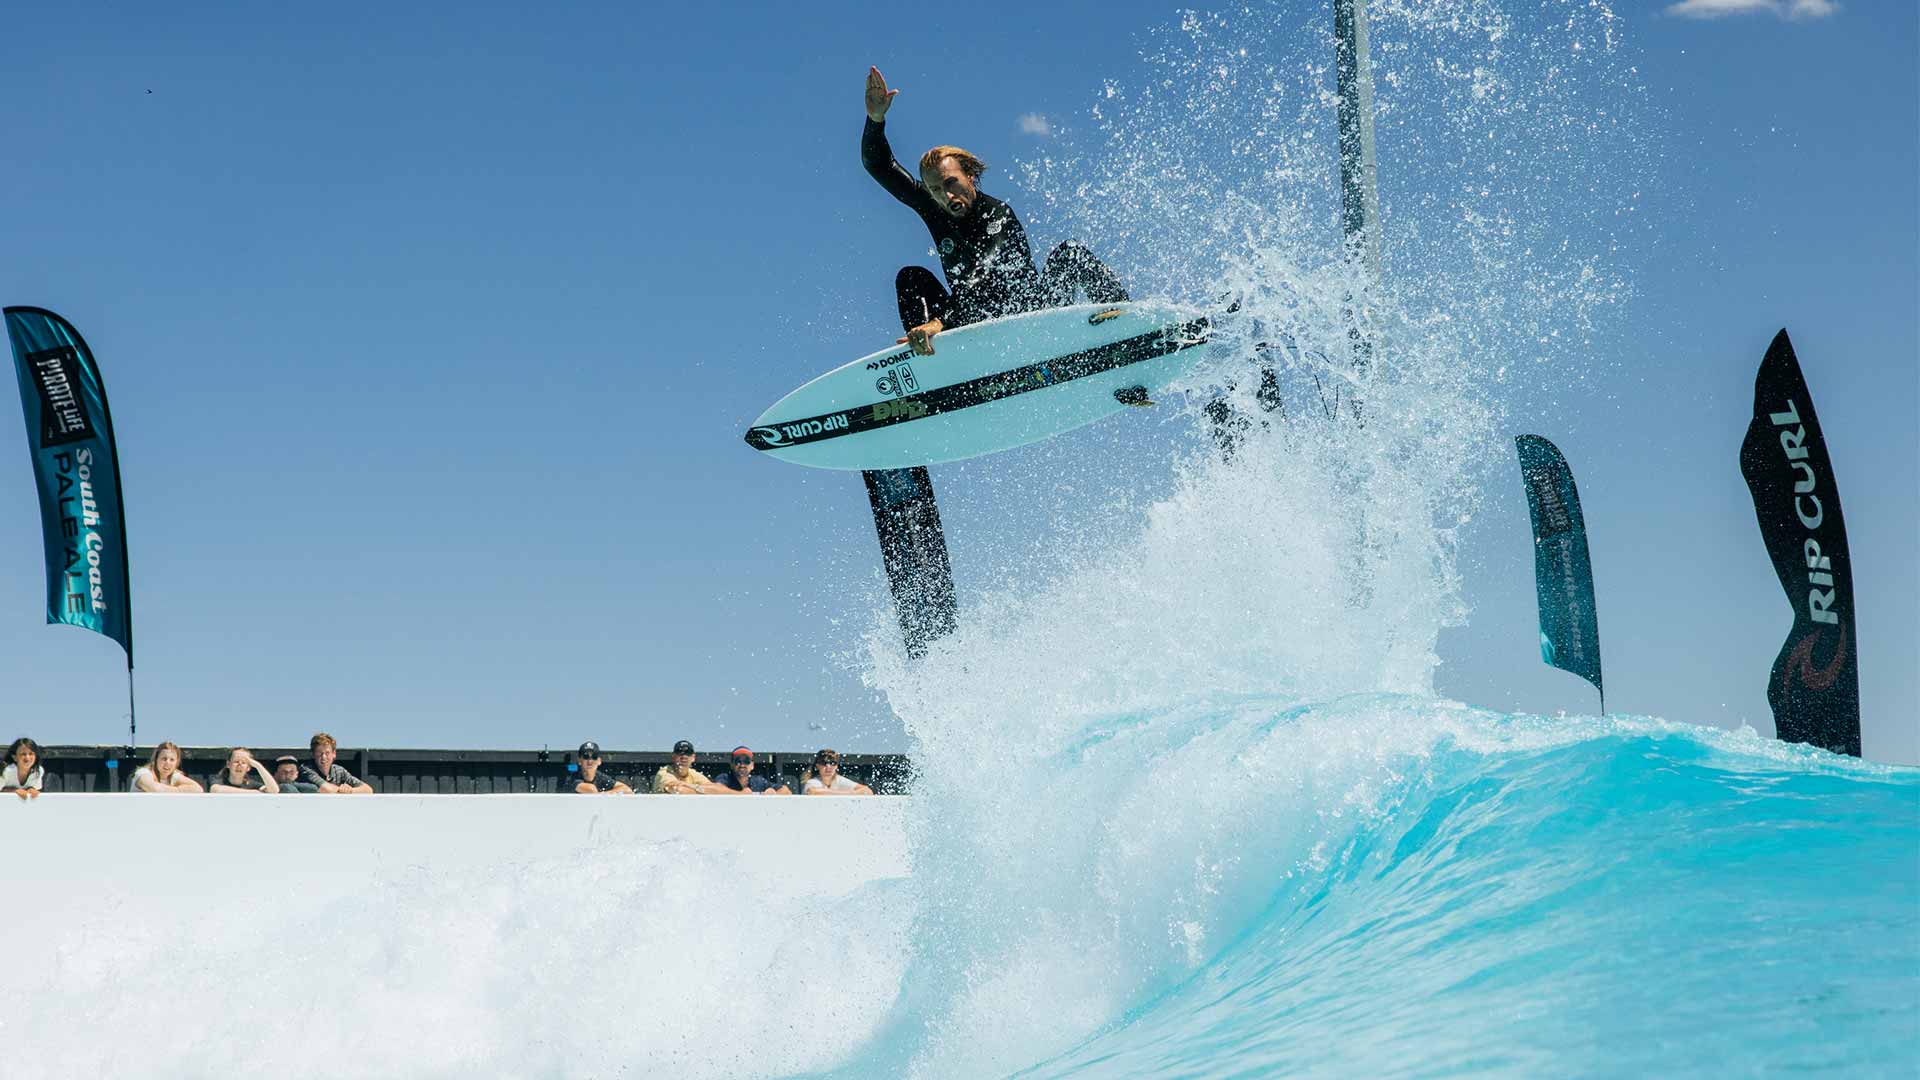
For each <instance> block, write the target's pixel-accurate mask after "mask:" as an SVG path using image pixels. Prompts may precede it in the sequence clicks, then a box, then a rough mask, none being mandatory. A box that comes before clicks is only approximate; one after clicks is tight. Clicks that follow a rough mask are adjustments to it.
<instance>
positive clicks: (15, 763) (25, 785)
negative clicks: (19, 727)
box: [0, 735, 47, 800]
mask: <svg viewBox="0 0 1920 1080" xmlns="http://www.w3.org/2000/svg"><path fill="white" fill-rule="evenodd" d="M46 778H47V770H46V768H45V767H44V766H42V765H41V764H40V744H39V743H37V742H34V741H33V740H32V739H29V738H27V737H26V736H25V735H22V736H20V737H19V738H17V739H15V740H13V745H12V746H10V747H8V748H7V767H6V768H5V769H0V791H11V792H13V793H14V794H15V795H18V796H20V798H21V799H22V800H25V799H37V798H39V797H40V785H41V784H42V783H43V782H44V781H45V780H46Z"/></svg>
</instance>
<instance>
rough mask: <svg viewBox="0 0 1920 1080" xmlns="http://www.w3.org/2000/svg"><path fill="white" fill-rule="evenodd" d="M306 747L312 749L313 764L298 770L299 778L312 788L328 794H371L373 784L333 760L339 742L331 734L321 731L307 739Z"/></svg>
mask: <svg viewBox="0 0 1920 1080" xmlns="http://www.w3.org/2000/svg"><path fill="white" fill-rule="evenodd" d="M307 749H309V750H311V751H313V764H312V765H308V766H305V767H303V768H301V770H300V779H302V780H304V781H306V782H307V783H309V784H312V785H313V787H314V790H316V791H323V792H326V793H327V794H328V795H371V794H373V786H372V785H371V784H368V783H366V782H365V781H363V780H361V779H360V778H359V777H357V776H355V775H353V774H352V773H350V772H348V771H347V767H346V766H345V765H342V764H340V763H339V762H337V761H335V760H334V758H335V757H337V756H339V752H340V744H339V743H337V742H334V741H333V736H331V735H329V734H327V733H326V732H324V731H322V732H320V733H319V734H317V735H315V736H314V737H313V738H312V739H310V740H308V741H307Z"/></svg>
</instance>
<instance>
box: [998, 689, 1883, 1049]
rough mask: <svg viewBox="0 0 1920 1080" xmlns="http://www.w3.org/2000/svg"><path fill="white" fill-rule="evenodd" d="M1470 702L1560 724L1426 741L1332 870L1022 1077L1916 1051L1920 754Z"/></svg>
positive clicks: (1341, 840)
mask: <svg viewBox="0 0 1920 1080" xmlns="http://www.w3.org/2000/svg"><path fill="white" fill-rule="evenodd" d="M1403 707H1411V706H1403ZM1472 722H1475V723H1480V724H1484V725H1485V726H1486V728H1487V729H1488V730H1489V732H1499V731H1501V730H1502V729H1522V730H1524V729H1531V732H1532V734H1533V735H1534V736H1536V737H1537V736H1541V735H1545V736H1548V737H1551V736H1553V735H1556V734H1558V735H1562V736H1565V737H1569V741H1568V742H1566V743H1565V744H1564V745H1559V746H1554V747H1551V748H1543V749H1534V750H1518V749H1516V750H1510V751H1504V752H1497V753H1487V752H1485V751H1483V750H1475V749H1469V748H1467V747H1465V746H1462V745H1461V744H1460V743H1459V742H1457V741H1456V740H1454V739H1452V738H1449V737H1445V736H1442V737H1440V738H1438V739H1436V741H1435V745H1434V747H1433V749H1432V752H1431V756H1430V757H1428V758H1427V759H1426V760H1424V761H1421V762H1419V763H1418V764H1417V765H1413V764H1411V763H1410V764H1409V768H1408V772H1407V775H1406V776H1405V777H1404V779H1403V781H1402V782H1401V784H1400V785H1399V787H1398V789H1397V790H1394V791H1391V792H1383V793H1382V794H1383V796H1384V797H1385V805H1390V806H1391V812H1390V813H1384V814H1377V815H1368V817H1369V819H1368V820H1365V821H1362V822H1356V823H1355V824H1356V827H1355V828H1354V829H1353V830H1352V832H1351V833H1349V834H1348V835H1346V836H1344V837H1341V836H1339V835H1338V834H1337V833H1333V834H1331V835H1328V836H1327V837H1326V840H1325V843H1326V844H1327V845H1328V847H1327V849H1326V850H1325V856H1326V858H1325V862H1324V865H1322V866H1317V867H1315V868H1313V869H1312V870H1310V871H1309V872H1307V873H1305V874H1302V875H1300V877H1299V878H1297V879H1291V878H1290V879H1287V880H1283V881H1280V882H1276V883H1273V884H1272V885H1270V886H1266V885H1265V883H1255V882H1249V887H1250V888H1251V889H1253V890H1255V891H1256V893H1258V892H1266V894H1267V895H1266V899H1267V901H1268V904H1267V906H1266V907H1264V908H1262V909H1261V910H1259V911H1258V912H1257V914H1256V915H1255V916H1254V917H1252V918H1250V919H1248V920H1247V921H1246V922H1245V923H1244V924H1241V925H1238V926H1235V927H1233V928H1232V929H1231V933H1232V935H1233V936H1232V938H1231V940H1230V941H1227V942H1225V943H1224V944H1223V948H1222V949H1221V951H1220V952H1219V953H1218V954H1217V955H1216V956H1214V957H1212V958H1210V959H1209V960H1207V961H1206V962H1205V963H1204V964H1203V965H1202V966H1200V967H1199V968H1198V969H1197V970H1195V971H1194V972H1193V973H1192V974H1191V975H1190V976H1189V977H1187V978H1185V979H1184V980H1182V981H1180V982H1178V983H1177V984H1176V985H1174V986H1171V987H1168V988H1166V989H1164V990H1160V991H1158V992H1156V993H1154V994H1153V995H1152V996H1151V997H1150V998H1148V999H1147V1000H1145V1001H1143V1002H1142V1003H1141V1004H1139V1005H1137V1006H1134V1007H1132V1008H1130V1009H1128V1010H1127V1011H1126V1013H1124V1014H1123V1015H1121V1016H1120V1017H1117V1018H1116V1019H1115V1021H1114V1022H1113V1023H1112V1024H1110V1025H1107V1026H1106V1027H1105V1028H1103V1030H1102V1031H1101V1032H1099V1033H1098V1034H1096V1035H1094V1036H1092V1037H1091V1038H1089V1039H1087V1040H1086V1041H1084V1042H1083V1043H1081V1044H1080V1045H1079V1046H1077V1047H1075V1048H1074V1049H1072V1050H1070V1051H1067V1052H1065V1053H1063V1054H1061V1055H1059V1056H1058V1057H1055V1058H1053V1059H1051V1060H1049V1061H1047V1062H1045V1063H1042V1064H1039V1065H1036V1066H1035V1067H1033V1068H1032V1069H1030V1070H1027V1071H1025V1072H1024V1073H1023V1075H1030V1076H1102V1075H1107V1076H1149V1075H1150V1076H1234V1075H1246V1076H1261V1075H1275V1074H1280V1073H1301V1072H1315V1073H1321V1074H1329V1075H1398V1076H1420V1075H1463V1074H1478V1075H1486V1074H1496V1073H1503V1074H1508V1075H1526V1076H1541V1075H1616V1076H1649V1075H1664V1076H1728V1075H1753V1074H1757V1073H1762V1072H1779V1071H1803V1070H1835V1071H1839V1070H1844V1071H1846V1072H1848V1073H1850V1074H1852V1075H1863V1074H1879V1075H1912V1073H1913V1070H1914V1069H1915V1068H1916V1066H1917V1065H1920V773H1916V772H1915V771H1914V770H1897V771H1895V770H1882V769H1874V768H1868V767H1860V766H1857V765H1854V764H1852V763H1849V762H1842V761H1838V760H1835V759H1834V758H1832V757H1830V756H1828V755H1825V754H1821V753H1818V752H1811V751H1809V752H1797V751H1783V750H1782V749H1781V748H1778V747H1774V746H1768V745H1765V744H1761V743H1759V742H1758V741H1757V740H1755V739H1751V738H1749V739H1745V740H1742V739H1738V738H1731V737H1726V736H1722V735H1719V734H1718V733H1712V732H1702V731H1690V730H1685V729H1679V728H1671V727H1665V726H1663V725H1654V724H1646V723H1635V722H1631V721H1620V722H1617V723H1613V724H1584V725H1582V724H1574V723H1569V722H1565V721H1559V722H1555V721H1538V720H1536V721H1523V720H1516V719H1511V718H1502V717H1493V716H1477V717H1475V718H1474V719H1473V721H1472ZM1263 886H1264V887H1263ZM1254 899H1255V897H1249V900H1250V901H1251V900H1254Z"/></svg>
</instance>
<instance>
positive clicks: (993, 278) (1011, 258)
mask: <svg viewBox="0 0 1920 1080" xmlns="http://www.w3.org/2000/svg"><path fill="white" fill-rule="evenodd" d="M899 92H900V91H898V90H890V89H888V88H887V80H886V78H885V77H884V76H882V75H881V74H880V69H879V68H877V67H869V68H868V69H867V95H866V106H867V123H866V127H865V128H864V129H863V130H862V131H861V134H860V163H861V164H862V165H864V166H866V170H867V174H868V175H869V176H872V177H873V178H874V179H875V180H877V181H879V183H880V186H881V187H883V188H886V189H887V194H889V195H892V196H893V197H894V198H896V199H898V200H900V201H901V202H902V203H905V204H906V206H907V208H908V209H909V210H912V211H913V212H914V213H916V214H918V215H920V220H921V221H923V222H925V223H926V226H927V231H928V232H930V233H932V234H933V246H934V250H935V251H936V252H938V253H939V256H940V269H941V270H943V271H944V272H945V273H946V275H947V284H948V285H949V286H951V290H949V289H948V288H947V287H946V286H942V285H941V284H940V279H939V278H937V277H934V276H933V272H932V271H930V270H928V269H927V268H926V267H924V266H905V267H902V268H901V269H900V272H899V274H897V275H896V276H895V277H894V291H895V293H896V294H897V295H898V297H899V301H900V325H901V326H902V327H904V328H905V329H906V336H904V337H902V338H900V339H899V341H901V342H902V343H907V344H911V345H912V346H913V351H914V352H916V353H919V354H921V355H923V356H930V355H932V354H933V336H934V335H935V334H938V333H939V332H940V331H942V330H951V329H953V328H955V327H958V326H964V325H966V324H967V323H970V322H979V321H981V320H982V319H992V318H998V317H999V316H1002V315H1014V314H1018V313H1020V312H1023V311H1037V310H1039V309H1041V308H1047V307H1057V306H1060V305H1062V304H1068V303H1072V302H1073V297H1074V294H1075V293H1076V292H1084V293H1085V294H1086V297H1087V299H1088V300H1089V301H1092V302H1093V303H1096V304H1112V303H1118V302H1120V301H1123V300H1125V299H1127V290H1126V288H1125V287H1124V286H1122V285H1121V284H1120V280H1119V279H1118V278H1116V277H1114V275H1113V271H1111V270H1109V269H1107V267H1106V265H1105V264H1104V263H1102V262H1101V261H1100V260H1099V258H1097V257H1096V256H1095V255H1094V254H1093V252H1091V251H1088V250H1087V248H1086V247H1085V246H1084V245H1082V244H1079V243H1077V242H1075V241H1072V240H1067V241H1063V242H1062V243H1060V244H1059V245H1058V246H1056V247H1055V248H1054V249H1053V250H1052V251H1050V252H1048V253H1047V261H1046V266H1045V269H1043V270H1040V271H1036V270H1035V269H1034V267H1033V251H1032V249H1031V248H1030V247H1028V245H1027V231H1026V229H1025V228H1023V227H1022V226H1021V224H1020V218H1019V217H1018V216H1016V215H1015V214H1014V212H1013V207H1011V206H1008V205H1007V204H1006V203H1004V202H1001V201H1000V200H999V199H996V198H994V197H993V196H991V195H988V194H985V193H983V192H982V191H981V190H980V187H979V182H980V176H981V174H982V173H985V172H986V171H987V167H986V165H985V164H984V163H983V162H982V161H981V160H980V159H979V158H977V157H975V156H974V155H972V154H970V153H968V152H967V151H965V150H962V149H961V148H960V147H957V146H936V147H934V148H933V149H931V150H928V151H927V152H926V153H925V154H923V155H921V158H920V175H919V178H918V179H917V180H916V179H915V178H914V176H913V174H912V173H909V172H908V171H907V170H906V168H905V167H903V166H902V165H901V164H900V163H899V162H898V161H895V160H894V157H893V148H892V147H891V146H889V145H888V143H887V131H886V118H887V110H888V109H889V108H891V107H892V106H893V97H894V95H895V94H898V93H899Z"/></svg>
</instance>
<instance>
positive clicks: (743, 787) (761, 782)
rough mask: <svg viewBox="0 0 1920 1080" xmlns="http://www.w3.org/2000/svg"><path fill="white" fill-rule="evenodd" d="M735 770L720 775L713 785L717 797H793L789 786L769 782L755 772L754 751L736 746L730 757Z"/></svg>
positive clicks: (773, 781)
mask: <svg viewBox="0 0 1920 1080" xmlns="http://www.w3.org/2000/svg"><path fill="white" fill-rule="evenodd" d="M730 756H731V758H732V759H733V768H732V769H731V770H729V771H727V772H724V773H722V774H720V778H719V779H718V780H715V781H714V782H713V784H712V785H711V790H712V792H713V794H715V795H791V794H793V792H792V791H789V790H788V789H787V785H786V784H785V783H783V782H781V781H778V780H769V779H767V778H766V777H764V776H761V775H760V774H759V773H756V772H754V771H753V751H752V750H751V749H749V748H747V747H745V746H736V747H734V748H733V753H732V754H731V755H730Z"/></svg>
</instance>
